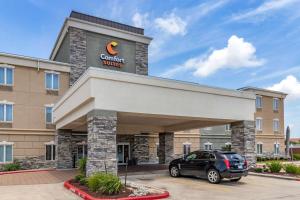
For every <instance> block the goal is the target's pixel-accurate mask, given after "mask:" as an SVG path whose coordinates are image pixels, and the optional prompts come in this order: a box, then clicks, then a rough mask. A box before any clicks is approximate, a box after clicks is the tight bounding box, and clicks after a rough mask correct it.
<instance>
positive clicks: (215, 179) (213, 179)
mask: <svg viewBox="0 0 300 200" xmlns="http://www.w3.org/2000/svg"><path fill="white" fill-rule="evenodd" d="M207 180H208V181H209V182H210V183H213V184H217V183H220V182H221V176H220V174H219V172H218V171H217V170H215V169H209V170H208V172H207Z"/></svg>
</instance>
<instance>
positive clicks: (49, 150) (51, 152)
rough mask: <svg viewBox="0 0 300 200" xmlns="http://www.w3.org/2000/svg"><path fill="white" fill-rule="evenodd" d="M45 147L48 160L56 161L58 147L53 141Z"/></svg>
mask: <svg viewBox="0 0 300 200" xmlns="http://www.w3.org/2000/svg"><path fill="white" fill-rule="evenodd" d="M45 145H46V160H55V153H56V149H55V147H56V146H55V144H54V142H53V141H52V142H49V143H46V144H45Z"/></svg>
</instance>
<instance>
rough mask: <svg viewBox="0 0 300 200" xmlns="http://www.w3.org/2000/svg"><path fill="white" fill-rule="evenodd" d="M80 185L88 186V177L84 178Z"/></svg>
mask: <svg viewBox="0 0 300 200" xmlns="http://www.w3.org/2000/svg"><path fill="white" fill-rule="evenodd" d="M79 184H80V185H87V178H86V177H83V178H81V179H80V180H79Z"/></svg>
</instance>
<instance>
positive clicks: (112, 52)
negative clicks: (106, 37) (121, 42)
mask: <svg viewBox="0 0 300 200" xmlns="http://www.w3.org/2000/svg"><path fill="white" fill-rule="evenodd" d="M116 46H118V43H117V42H115V41H112V42H110V43H108V44H107V45H106V50H107V52H108V53H109V54H110V55H113V56H115V55H117V54H118V51H116V50H114V49H113V48H114V47H116Z"/></svg>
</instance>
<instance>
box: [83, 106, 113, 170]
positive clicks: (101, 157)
mask: <svg viewBox="0 0 300 200" xmlns="http://www.w3.org/2000/svg"><path fill="white" fill-rule="evenodd" d="M87 124H88V139H87V142H88V156H87V166H86V172H87V176H90V175H91V174H93V173H95V172H104V171H105V169H106V170H107V172H111V173H114V174H117V171H118V167H117V147H116V139H117V138H116V134H117V132H116V131H117V130H116V129H117V113H116V112H115V111H104V110H93V111H91V112H90V113H89V114H88V116H87Z"/></svg>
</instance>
